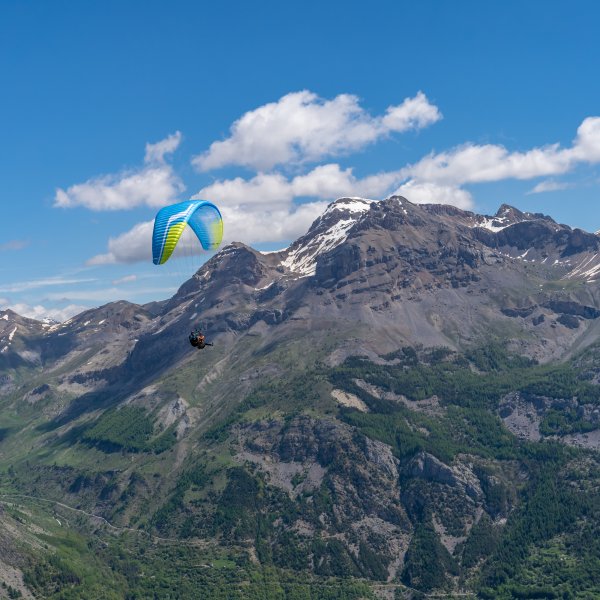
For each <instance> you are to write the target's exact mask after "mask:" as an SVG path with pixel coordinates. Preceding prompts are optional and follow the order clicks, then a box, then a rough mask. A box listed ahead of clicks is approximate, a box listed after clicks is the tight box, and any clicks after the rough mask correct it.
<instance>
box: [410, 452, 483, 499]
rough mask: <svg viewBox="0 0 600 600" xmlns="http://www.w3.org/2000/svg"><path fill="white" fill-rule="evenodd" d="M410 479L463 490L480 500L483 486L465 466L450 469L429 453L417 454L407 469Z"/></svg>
mask: <svg viewBox="0 0 600 600" xmlns="http://www.w3.org/2000/svg"><path fill="white" fill-rule="evenodd" d="M405 472H406V473H407V474H408V475H409V476H410V477H418V478H421V479H425V480H426V481H433V482H436V483H441V484H444V485H448V486H450V487H453V488H456V487H458V488H461V489H462V490H464V492H465V493H466V494H467V495H468V496H469V497H470V498H472V499H475V500H477V499H480V498H481V496H482V492H481V486H480V484H479V480H478V479H477V477H476V476H475V474H474V473H473V472H472V471H471V470H469V468H468V467H466V466H465V465H458V466H455V467H450V466H448V465H446V464H444V463H443V462H442V461H440V460H439V459H437V458H436V457H435V456H432V455H431V454H428V453H427V452H421V453H419V454H417V455H416V456H415V457H414V458H413V459H411V461H410V462H409V463H408V465H407V466H406V468H405Z"/></svg>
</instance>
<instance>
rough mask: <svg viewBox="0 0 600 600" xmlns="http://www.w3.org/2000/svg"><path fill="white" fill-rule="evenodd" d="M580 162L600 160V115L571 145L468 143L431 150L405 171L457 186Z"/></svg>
mask: <svg viewBox="0 0 600 600" xmlns="http://www.w3.org/2000/svg"><path fill="white" fill-rule="evenodd" d="M579 162H590V163H594V162H600V117H588V118H587V119H585V120H584V121H583V122H582V124H581V125H580V126H579V128H578V129H577V137H576V138H575V140H574V142H573V144H572V146H571V147H570V148H561V147H560V145H559V144H550V145H547V146H542V147H537V148H532V149H531V150H528V151H526V152H509V151H508V150H507V149H506V148H505V147H504V146H498V145H493V144H486V145H475V144H465V145H463V146H459V147H457V148H454V149H452V150H449V151H446V152H440V153H439V154H433V153H432V154H430V155H428V156H426V157H424V158H422V159H421V160H420V161H419V162H417V163H415V164H414V165H410V166H408V167H405V168H404V169H402V173H403V174H404V175H405V176H406V177H409V178H412V179H416V180H417V181H422V182H423V181H428V182H436V183H440V184H445V185H453V186H457V185H462V184H465V183H481V182H489V181H500V180H502V179H532V178H534V177H543V176H548V175H559V174H562V173H566V172H567V171H569V170H571V169H572V168H573V167H574V166H576V164H577V163H579Z"/></svg>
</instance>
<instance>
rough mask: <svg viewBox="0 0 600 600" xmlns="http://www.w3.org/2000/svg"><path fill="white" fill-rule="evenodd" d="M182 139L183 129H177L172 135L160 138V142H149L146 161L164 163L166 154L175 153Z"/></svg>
mask: <svg viewBox="0 0 600 600" xmlns="http://www.w3.org/2000/svg"><path fill="white" fill-rule="evenodd" d="M181 139H182V136H181V131H176V132H175V133H172V134H171V135H170V136H168V137H166V138H165V139H164V140H160V142H156V143H155V144H150V143H147V144H146V156H145V157H144V162H146V163H164V162H165V155H166V154H173V152H175V150H177V148H179V144H181Z"/></svg>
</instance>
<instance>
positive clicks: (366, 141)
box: [0, 0, 600, 320]
mask: <svg viewBox="0 0 600 600" xmlns="http://www.w3.org/2000/svg"><path fill="white" fill-rule="evenodd" d="M598 22H600V5H599V4H598V3H597V2H595V1H587V0H574V1H572V2H568V3H567V2H557V1H551V0H546V1H543V2H542V1H538V0H528V2H522V1H519V2H516V1H512V0H502V1H496V0H490V1H488V2H480V1H474V0H473V1H471V0H457V1H455V2H444V1H442V0H437V1H433V0H419V1H416V0H414V1H411V2H405V1H399V0H390V1H381V0H371V2H369V3H365V2H354V1H349V0H344V1H338V0H331V1H323V0H321V1H319V2H317V1H313V0H302V1H296V0H289V1H288V2H280V1H273V0H261V2H253V3H251V2H246V1H242V0H239V1H238V0H235V1H232V0H230V1H226V0H224V1H223V2H208V1H182V0H170V1H169V2H166V1H160V2H159V1H156V0H144V1H143V2H142V1H141V0H135V1H134V0H118V1H117V0H103V1H102V2H74V1H72V0H70V1H65V0H55V1H54V2H46V1H45V0H37V1H36V0H28V1H25V0H4V1H3V2H1V3H0V91H1V93H0V206H1V210H2V217H1V218H0V308H2V309H3V308H12V309H13V310H15V311H16V312H18V313H20V314H22V315H25V316H30V317H34V318H43V317H51V318H55V319H57V320H64V319H66V318H69V317H70V316H72V315H73V314H76V313H78V312H80V311H82V310H85V309H86V308H90V307H94V306H100V305H102V304H104V303H107V302H111V301H116V300H121V299H124V300H129V301H132V302H138V303H145V302H150V301H153V300H161V299H164V298H168V297H170V296H171V295H172V294H173V293H174V292H175V290H176V289H177V287H178V286H179V285H180V284H181V283H182V282H183V281H184V280H185V278H186V277H187V276H189V275H190V274H191V272H192V271H193V269H194V268H196V267H197V266H199V265H200V264H201V263H202V262H203V261H204V260H206V259H207V258H208V256H209V255H206V254H204V255H202V256H198V257H196V258H195V259H193V260H192V263H191V269H192V271H189V269H190V265H189V264H188V265H187V266H182V265H181V264H179V263H178V261H172V262H173V265H169V263H167V265H165V266H169V267H168V268H165V267H163V266H160V267H157V266H154V265H153V264H152V260H151V248H150V236H151V232H152V220H153V218H154V215H155V214H156V212H157V211H158V210H159V209H160V208H161V207H162V206H165V205H167V204H170V203H173V202H178V201H183V200H188V199H190V198H198V199H207V200H212V201H213V202H215V204H217V205H218V206H219V208H220V209H221V211H222V213H223V217H224V222H225V238H224V243H227V242H231V241H242V242H244V243H247V244H249V245H251V246H253V247H255V248H257V249H259V250H273V249H279V248H283V247H286V246H287V245H288V244H289V243H290V242H291V241H293V240H294V239H295V238H297V237H298V236H299V235H301V234H303V233H304V232H305V231H306V230H307V229H308V227H309V226H310V224H311V223H312V221H313V220H314V219H315V218H317V217H318V215H319V214H320V213H321V212H322V211H323V209H324V208H325V206H326V205H327V204H328V203H329V202H331V201H333V200H335V199H336V198H338V197H341V196H361V197H367V198H371V199H374V200H378V199H382V198H385V197H388V196H389V195H391V194H393V193H399V194H402V195H404V196H405V197H406V198H408V199H409V200H410V201H412V202H417V203H421V202H442V203H448V204H454V205H456V206H460V207H461V208H465V209H469V210H473V211H476V212H479V213H484V214H493V213H495V212H496V210H497V209H498V207H499V206H500V204H502V203H508V204H511V205H514V206H516V207H518V208H520V209H521V210H527V211H533V212H543V213H546V214H549V215H551V216H552V217H553V218H555V219H556V220H557V221H559V222H562V223H566V224H568V225H570V226H572V227H580V228H582V229H585V230H588V231H596V230H598V229H600V202H599V200H600V78H599V77H598V75H597V73H598V65H599V64H600V38H599V37H598V35H597V23H598ZM169 262H171V261H169ZM179 262H180V261H179ZM176 263H177V264H176ZM186 269H187V270H186Z"/></svg>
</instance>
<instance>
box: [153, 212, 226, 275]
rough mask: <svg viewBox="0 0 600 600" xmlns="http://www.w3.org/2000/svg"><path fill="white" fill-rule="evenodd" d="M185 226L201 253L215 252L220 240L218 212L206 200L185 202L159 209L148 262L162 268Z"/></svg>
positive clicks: (220, 224) (220, 223)
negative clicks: (203, 251) (202, 251)
mask: <svg viewBox="0 0 600 600" xmlns="http://www.w3.org/2000/svg"><path fill="white" fill-rule="evenodd" d="M186 225H189V226H190V227H191V228H192V230H193V231H194V233H195V234H196V237H197V238H198V240H199V241H200V244H202V248H204V250H216V249H217V248H218V247H219V244H220V243H221V240H222V239H223V219H222V217H221V213H220V212H219V209H218V208H217V207H216V206H215V205H214V204H213V203H212V202H207V201H206V200H188V201H187V202H179V203H177V204H172V205H170V206H165V207H164V208H161V209H160V210H159V211H158V213H157V214H156V217H155V219H154V232H153V234H152V262H153V263H154V264H155V265H162V264H164V263H165V262H167V260H169V257H170V256H171V254H173V250H175V246H177V243H178V242H179V240H180V238H181V235H182V233H183V231H184V229H185V226H186Z"/></svg>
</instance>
